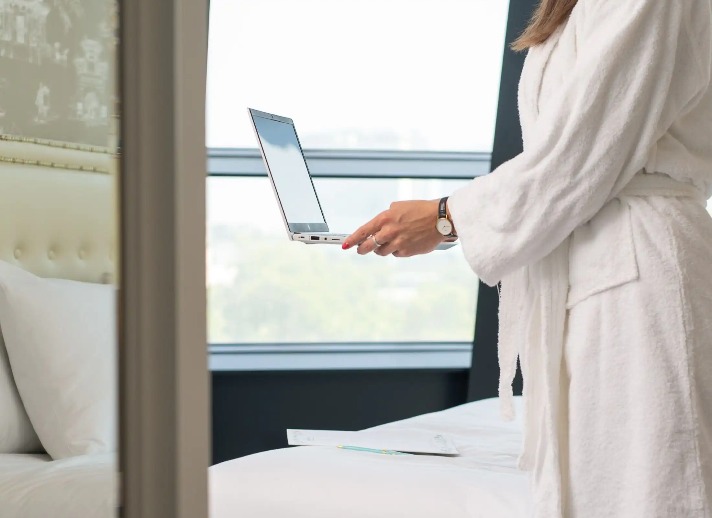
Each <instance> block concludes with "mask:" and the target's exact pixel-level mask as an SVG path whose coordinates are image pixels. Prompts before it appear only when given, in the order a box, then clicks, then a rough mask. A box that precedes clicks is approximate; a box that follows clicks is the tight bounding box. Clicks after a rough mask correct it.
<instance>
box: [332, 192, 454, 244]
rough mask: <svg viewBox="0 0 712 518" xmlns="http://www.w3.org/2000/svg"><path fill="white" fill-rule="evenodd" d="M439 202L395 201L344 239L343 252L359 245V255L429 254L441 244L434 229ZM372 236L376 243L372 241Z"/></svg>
mask: <svg viewBox="0 0 712 518" xmlns="http://www.w3.org/2000/svg"><path fill="white" fill-rule="evenodd" d="M438 203H439V200H429V201H426V200H414V201H397V202H394V203H391V207H390V209H388V210H386V211H383V212H381V213H380V214H379V215H378V216H376V217H375V218H373V219H372V220H371V221H369V222H368V223H366V224H365V225H363V226H362V227H361V228H359V229H358V230H357V231H356V232H354V233H353V234H351V235H350V236H349V237H347V238H346V240H345V241H344V244H343V246H342V248H343V249H344V250H347V249H349V248H351V247H352V246H354V245H358V253H359V254H361V255H364V254H367V253H369V252H375V253H376V254H378V255H383V256H385V255H389V254H393V255H394V256H396V257H410V256H412V255H418V254H427V253H428V252H432V251H433V250H434V249H435V247H436V246H438V244H440V243H441V242H442V241H443V240H444V236H443V235H442V234H441V233H440V232H438V230H437V229H436V228H435V223H436V221H437V219H438ZM373 236H375V238H376V239H375V240H374V239H373Z"/></svg>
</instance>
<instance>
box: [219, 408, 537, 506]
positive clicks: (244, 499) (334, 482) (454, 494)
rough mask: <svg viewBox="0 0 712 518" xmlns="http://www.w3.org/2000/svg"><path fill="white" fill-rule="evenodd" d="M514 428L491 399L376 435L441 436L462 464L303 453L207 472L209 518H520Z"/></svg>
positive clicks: (522, 479)
mask: <svg viewBox="0 0 712 518" xmlns="http://www.w3.org/2000/svg"><path fill="white" fill-rule="evenodd" d="M517 399H519V398H517ZM517 406H518V407H519V406H520V405H519V401H517ZM519 413H521V411H519V412H518V414H519ZM520 427H521V422H520V421H519V420H517V421H514V422H504V421H502V420H501V419H500V417H499V406H498V402H497V400H496V399H488V400H484V401H478V402H475V403H468V404H465V405H461V406H458V407H455V408H452V409H449V410H444V411H442V412H435V413H432V414H426V415H421V416H418V417H414V418H411V419H406V420H404V421H397V422H394V423H389V424H386V425H382V426H380V427H377V428H388V429H401V430H404V429H415V430H428V431H432V432H440V433H447V434H448V435H451V436H452V437H453V438H454V440H455V443H456V445H457V446H458V449H459V450H460V452H461V455H460V456H458V457H451V458H448V457H436V456H421V455H412V456H393V455H379V454H374V453H368V452H358V451H349V450H341V449H338V448H330V447H315V446H301V447H295V448H286V449H280V450H274V451H269V452H264V453H258V454H255V455H250V456H248V457H243V458H240V459H235V460H231V461H227V462H223V463H221V464H217V465H215V466H213V467H211V468H210V517H211V518H228V517H235V516H245V517H250V518H278V517H287V516H288V517H290V518H336V517H338V518H357V517H358V518H397V517H403V518H405V517H407V518H440V517H443V518H504V517H506V518H518V517H525V516H527V513H528V508H529V489H528V479H527V476H526V473H524V472H522V471H519V470H518V469H517V468H516V461H517V456H518V452H519V451H520V449H521V432H520Z"/></svg>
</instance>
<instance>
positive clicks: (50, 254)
mask: <svg viewBox="0 0 712 518" xmlns="http://www.w3.org/2000/svg"><path fill="white" fill-rule="evenodd" d="M117 29H118V4H117V3H116V2H115V1H113V0H22V1H17V0H0V330H1V331H2V339H1V340H0V416H2V419H0V509H2V515H3V517H25V516H52V517H54V518H65V517H67V518H70V517H71V518H75V517H78V516H81V517H86V518H88V517H102V518H103V517H110V516H115V515H116V506H117V488H118V484H117V478H118V477H117V473H116V454H117V449H118V437H117V436H118V434H117V430H118V422H117V421H118V417H117V415H118V414H117V400H118V390H117V381H116V380H117V374H116V372H117V360H116V358H117V350H116V349H117V345H116V344H117V326H116V322H117V315H116V293H117V290H116V283H117V272H118V271H119V270H118V258H119V256H120V254H119V247H120V243H119V241H118V239H119V232H118V226H119V218H118V212H117V207H118V206H119V204H118V196H119V192H118V178H117V175H118V171H119V167H118V137H117V135H118V130H119V126H118V121H119V118H118V114H117V111H116V110H117V106H118V103H117V99H118V90H117V80H116V78H117V58H116V56H117V42H118V38H117Z"/></svg>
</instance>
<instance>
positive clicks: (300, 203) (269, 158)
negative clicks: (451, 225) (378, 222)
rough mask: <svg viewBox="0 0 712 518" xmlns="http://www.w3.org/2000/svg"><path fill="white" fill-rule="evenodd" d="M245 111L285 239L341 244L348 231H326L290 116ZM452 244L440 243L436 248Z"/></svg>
mask: <svg viewBox="0 0 712 518" xmlns="http://www.w3.org/2000/svg"><path fill="white" fill-rule="evenodd" d="M248 111H249V112H250V118H251V119H252V125H253V127H254V128H255V134H256V135H257V141H258V142H259V145H260V151H261V153H262V158H263V159H264V162H265V167H266V168H267V174H268V176H269V179H270V181H271V183H272V188H273V189H274V194H275V196H276V197H277V202H278V205H279V209H280V211H281V213H282V219H283V220H284V224H285V226H286V227H287V233H288V234H289V238H290V239H291V240H292V241H301V242H302V243H307V244H315V245H316V244H334V245H335V244H340V243H343V242H344V240H345V239H346V238H347V237H348V236H349V235H350V234H334V233H331V232H330V230H329V225H328V224H327V223H326V218H324V212H323V211H322V209H321V204H320V203H319V197H318V196H317V194H316V189H315V188H314V182H313V181H312V177H311V174H310V173H309V167H308V166H307V162H306V160H305V158H304V152H303V151H302V146H301V144H300V143H299V137H298V136H297V130H296V129H295V128H294V122H293V121H292V119H288V118H287V117H280V116H279V115H274V114H272V113H266V112H261V111H258V110H254V109H252V108H248ZM433 224H434V223H433ZM452 246H454V243H441V244H440V245H439V246H438V250H445V249H447V248H450V247H452Z"/></svg>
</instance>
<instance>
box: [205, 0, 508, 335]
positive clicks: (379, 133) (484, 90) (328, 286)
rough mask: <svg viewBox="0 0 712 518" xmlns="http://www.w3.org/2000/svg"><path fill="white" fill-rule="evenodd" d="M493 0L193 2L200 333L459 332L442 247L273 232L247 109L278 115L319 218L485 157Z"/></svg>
mask: <svg viewBox="0 0 712 518" xmlns="http://www.w3.org/2000/svg"><path fill="white" fill-rule="evenodd" d="M507 8H508V2H504V1H502V0H338V1H336V0H299V1H296V0H211V20H210V24H211V25H210V46H209V62H208V65H209V67H208V109H207V121H208V125H207V143H208V146H209V148H211V149H210V152H209V156H210V164H209V168H208V169H209V172H210V174H211V177H210V179H209V181H208V200H207V202H208V239H209V242H208V268H209V270H208V290H209V292H208V297H209V308H208V311H209V313H208V315H209V341H210V342H211V343H212V344H280V343H291V344H295V343H300V344H304V343H328V344H337V343H354V342H359V343H384V342H389V343H392V342H408V343H420V342H427V343H430V342H437V343H468V342H471V341H472V335H473V331H474V318H475V305H476V298H477V279H476V278H475V276H474V275H473V273H472V271H471V270H470V269H469V266H468V265H467V263H466V262H465V260H464V259H463V257H462V252H461V250H460V249H459V248H454V249H451V250H448V251H442V252H434V253H432V254H429V255H427V256H422V257H416V258H409V259H396V258H385V259H384V258H381V257H378V256H367V257H362V256H358V255H356V254H355V252H353V251H348V252H344V251H342V250H341V249H340V247H338V246H333V247H331V246H327V245H322V246H313V247H310V246H305V245H302V244H300V243H293V242H290V241H288V240H287V239H286V232H285V229H284V225H283V223H282V220H281V217H280V215H279V210H278V206H277V202H276V200H275V198H274V195H273V194H272V190H271V187H270V185H269V181H268V179H267V177H266V175H265V171H264V166H263V165H262V163H261V159H260V157H259V154H258V153H257V151H256V149H255V147H256V141H255V137H254V134H253V131H252V127H251V125H250V122H249V118H248V114H247V110H246V108H247V107H253V108H257V109H260V110H265V111H271V112H273V113H277V114H280V115H284V116H288V117H291V118H293V119H294V121H295V125H296V128H297V131H298V132H299V136H300V140H301V142H302V145H303V146H304V148H305V150H306V155H307V160H308V162H309V166H310V169H311V171H312V173H313V174H314V176H315V186H316V189H317V191H318V193H319V197H320V199H321V202H322V206H323V209H324V212H325V215H326V219H327V222H328V223H329V225H330V229H331V230H332V231H334V232H343V233H349V232H351V231H352V230H354V229H355V228H356V227H357V226H359V225H361V224H362V223H364V222H365V221H367V220H368V219H370V218H371V217H372V216H374V215H375V214H377V213H378V212H380V211H381V210H384V209H386V208H387V207H388V205H389V203H390V202H391V201H394V200H397V199H414V198H421V199H432V198H438V197H440V196H443V195H446V194H448V193H450V192H452V191H453V190H454V189H456V188H457V187H459V186H460V185H463V184H464V183H466V182H467V181H469V179H470V178H472V177H473V176H476V175H479V174H485V173H486V172H487V171H488V169H489V151H490V149H491V143H492V139H493V133H494V121H495V112H496V105H497V97H498V87H499V76H500V67H501V56H502V46H503V42H504V30H505V25H506V14H507Z"/></svg>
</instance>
